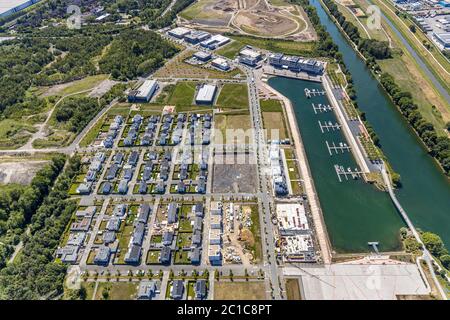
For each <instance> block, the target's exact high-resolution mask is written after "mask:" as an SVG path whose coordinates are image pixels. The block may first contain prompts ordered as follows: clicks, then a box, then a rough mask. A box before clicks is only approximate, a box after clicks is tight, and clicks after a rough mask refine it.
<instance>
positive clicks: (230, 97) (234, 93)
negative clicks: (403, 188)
mask: <svg viewBox="0 0 450 320" xmlns="http://www.w3.org/2000/svg"><path fill="white" fill-rule="evenodd" d="M216 104H217V105H218V106H220V107H221V108H224V109H248V88H247V85H246V84H242V83H226V84H224V85H223V87H222V89H221V90H220V94H219V98H218V99H217V103H216Z"/></svg>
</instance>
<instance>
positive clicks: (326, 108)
mask: <svg viewBox="0 0 450 320" xmlns="http://www.w3.org/2000/svg"><path fill="white" fill-rule="evenodd" d="M312 107H313V110H314V113H315V114H317V113H323V112H330V111H331V110H333V107H332V106H330V105H329V104H327V105H324V104H321V103H319V104H318V105H317V106H316V105H315V104H314V103H313V104H312Z"/></svg>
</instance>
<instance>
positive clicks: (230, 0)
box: [179, 0, 317, 41]
mask: <svg viewBox="0 0 450 320" xmlns="http://www.w3.org/2000/svg"><path fill="white" fill-rule="evenodd" d="M179 24H183V25H185V26H187V27H194V28H200V29H207V30H208V29H209V28H215V29H217V28H222V30H220V31H221V32H226V31H234V32H237V33H240V34H247V35H252V36H259V37H270V38H288V39H291V40H296V41H312V40H315V39H316V38H317V35H316V33H315V31H314V29H313V27H312V25H311V23H310V21H309V19H308V17H307V16H306V14H305V13H304V12H303V10H302V9H301V8H299V7H298V6H294V5H291V4H289V5H284V6H281V7H280V6H273V5H271V4H269V3H268V2H267V1H266V0H225V1H223V0H199V1H198V2H196V3H195V4H194V5H192V6H189V7H188V8H187V9H186V10H185V11H183V12H182V13H181V14H180V15H179Z"/></svg>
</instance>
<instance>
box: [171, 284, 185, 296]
mask: <svg viewBox="0 0 450 320" xmlns="http://www.w3.org/2000/svg"><path fill="white" fill-rule="evenodd" d="M183 294H184V282H183V280H173V282H172V290H171V292H170V296H171V297H172V299H181V298H183Z"/></svg>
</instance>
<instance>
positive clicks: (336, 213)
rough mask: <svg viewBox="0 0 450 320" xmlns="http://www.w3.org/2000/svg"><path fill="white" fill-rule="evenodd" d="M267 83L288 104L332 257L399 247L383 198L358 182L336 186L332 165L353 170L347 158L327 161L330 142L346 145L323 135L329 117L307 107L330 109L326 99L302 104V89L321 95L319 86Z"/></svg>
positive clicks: (392, 214)
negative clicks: (374, 245)
mask: <svg viewBox="0 0 450 320" xmlns="http://www.w3.org/2000/svg"><path fill="white" fill-rule="evenodd" d="M269 84H270V85H271V86H272V87H274V88H275V89H276V90H278V91H280V92H281V93H282V94H283V95H285V96H286V97H287V98H289V99H290V100H291V101H292V104H293V107H294V112H295V116H296V118H297V122H298V125H299V129H300V133H301V136H302V139H303V142H304V145H305V149H306V154H307V157H308V162H309V165H310V167H311V173H312V176H313V179H314V184H315V186H316V189H317V193H318V196H319V200H320V204H321V206H322V210H323V213H324V217H325V222H326V225H327V229H328V233H329V236H330V239H331V243H332V245H333V248H334V249H335V250H336V251H337V252H361V251H367V250H368V245H367V242H369V241H378V242H379V243H380V250H384V251H389V250H396V249H399V248H400V244H399V241H398V230H399V229H400V227H402V226H403V222H402V220H401V218H400V216H399V215H398V214H397V211H396V209H395V207H394V205H393V204H392V202H391V200H390V198H389V195H388V194H387V193H384V192H381V191H378V190H377V189H376V188H375V187H373V186H372V185H369V184H366V183H364V182H363V180H352V179H351V178H349V179H350V180H349V181H346V180H345V178H342V179H343V181H342V182H339V180H338V178H337V175H336V172H335V169H334V165H335V164H338V165H342V166H344V168H348V167H351V168H352V169H354V168H357V165H356V162H355V160H354V158H353V156H352V154H351V153H348V152H346V153H343V154H339V155H333V156H330V154H329V153H328V149H327V146H326V141H328V142H329V143H332V142H335V143H336V144H339V142H346V140H345V137H344V136H343V134H342V133H341V131H339V130H337V131H333V132H332V131H330V132H325V133H322V132H321V131H320V127H319V123H318V121H319V120H320V121H321V122H322V123H324V122H328V121H331V122H332V123H336V122H337V120H336V117H335V115H334V113H333V112H328V113H321V114H315V113H314V111H313V108H312V105H311V103H315V104H318V103H322V104H324V103H325V104H329V101H328V100H327V98H326V96H320V97H314V98H312V99H307V98H306V97H305V94H304V93H303V90H304V88H305V87H306V88H309V89H320V90H323V88H322V86H321V84H318V83H312V82H307V81H301V80H293V79H287V78H271V79H270V80H269Z"/></svg>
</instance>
